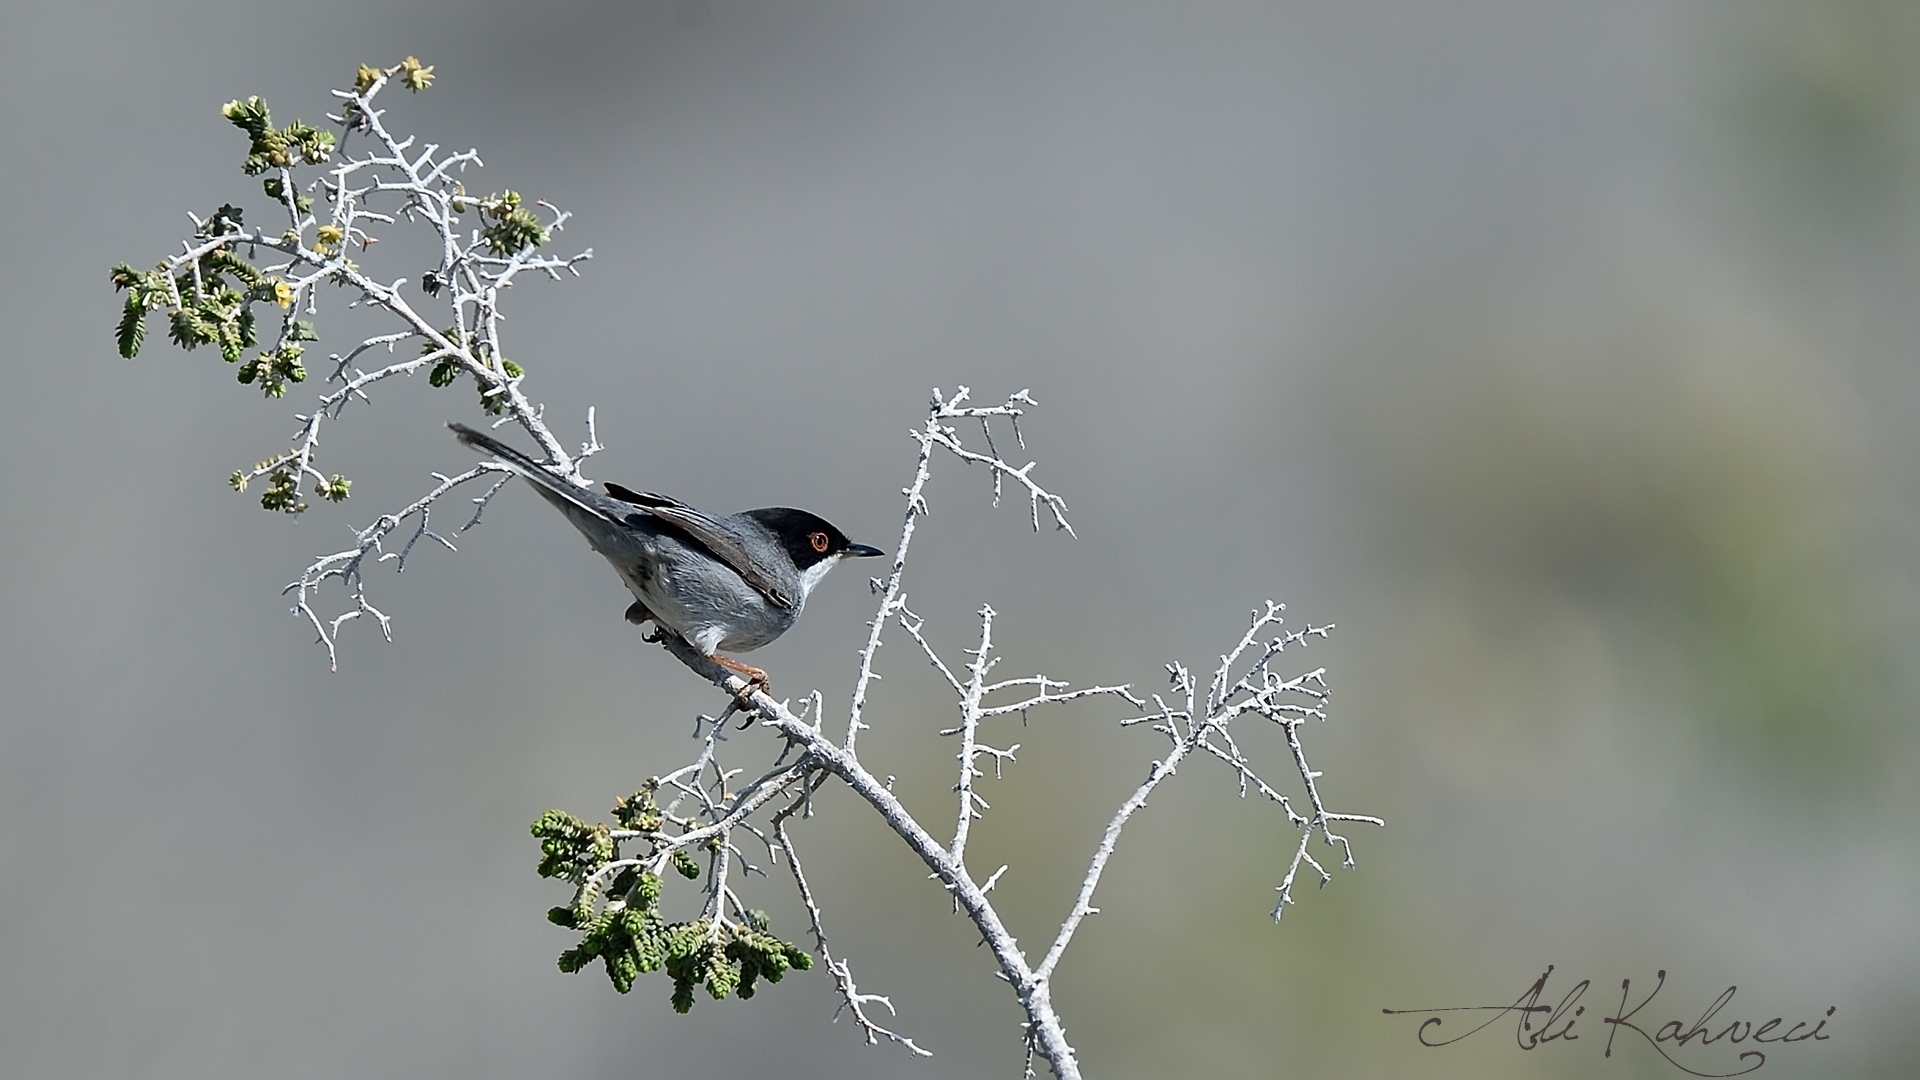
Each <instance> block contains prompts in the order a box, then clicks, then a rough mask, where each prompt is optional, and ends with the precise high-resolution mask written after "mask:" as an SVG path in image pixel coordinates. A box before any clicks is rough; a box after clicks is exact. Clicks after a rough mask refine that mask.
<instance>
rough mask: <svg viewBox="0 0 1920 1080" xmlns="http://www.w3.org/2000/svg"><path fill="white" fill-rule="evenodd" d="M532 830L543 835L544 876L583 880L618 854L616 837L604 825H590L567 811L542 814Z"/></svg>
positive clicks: (540, 835) (577, 881)
mask: <svg viewBox="0 0 1920 1080" xmlns="http://www.w3.org/2000/svg"><path fill="white" fill-rule="evenodd" d="M531 831H532V832H533V835H535V836H537V837H539V838H540V852H541V858H540V868H539V869H540V876H541V877H557V878H560V879H561V880H563V881H572V882H575V883H579V882H583V881H585V880H587V878H588V876H590V875H591V874H592V873H593V872H594V871H595V870H598V869H600V868H601V867H602V866H605V865H606V864H607V863H609V862H612V861H613V859H614V857H615V851H616V849H615V847H614V843H613V837H612V836H611V835H610V833H609V830H608V829H607V827H606V826H605V825H588V824H587V823H586V822H584V821H581V820H580V819H579V818H577V817H574V816H573V815H572V814H569V813H567V812H566V811H564V810H549V811H547V812H546V813H544V814H541V815H540V817H539V818H538V819H536V820H535V821H534V823H533V828H532V830H531Z"/></svg>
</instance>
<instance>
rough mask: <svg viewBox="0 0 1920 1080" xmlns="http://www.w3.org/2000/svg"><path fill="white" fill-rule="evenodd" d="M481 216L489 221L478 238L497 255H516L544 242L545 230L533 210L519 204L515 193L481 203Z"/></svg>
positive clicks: (518, 196) (491, 196) (507, 193)
mask: <svg viewBox="0 0 1920 1080" xmlns="http://www.w3.org/2000/svg"><path fill="white" fill-rule="evenodd" d="M480 214H481V216H482V217H486V218H489V219H491V221H492V224H489V225H487V226H485V227H484V228H482V229H481V230H480V235H481V236H482V237H484V238H485V239H486V241H487V248H488V249H489V250H491V251H492V252H493V253H494V254H496V255H518V254H520V253H521V252H523V251H525V250H527V249H528V248H530V247H539V246H540V245H541V244H544V243H546V242H547V230H546V228H545V227H544V226H542V225H541V224H540V219H539V218H537V217H535V216H534V214H533V211H531V210H528V209H527V208H526V207H524V206H521V205H520V193H519V192H517V191H508V192H506V193H505V194H503V195H489V196H487V198H486V199H485V200H483V201H481V203H480Z"/></svg>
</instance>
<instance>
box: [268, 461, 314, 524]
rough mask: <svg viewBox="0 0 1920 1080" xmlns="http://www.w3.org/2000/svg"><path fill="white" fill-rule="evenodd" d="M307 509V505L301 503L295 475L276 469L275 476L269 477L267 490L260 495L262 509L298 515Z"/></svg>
mask: <svg viewBox="0 0 1920 1080" xmlns="http://www.w3.org/2000/svg"><path fill="white" fill-rule="evenodd" d="M306 508H307V504H306V503H304V502H301V501H300V485H299V484H298V483H296V482H295V481H294V478H293V473H291V472H289V471H288V470H286V469H275V470H274V471H273V475H272V476H269V477H267V490H265V491H263V492H261V493H260V509H262V510H280V511H283V512H285V513H289V514H298V513H300V512H301V511H303V510H305V509H306Z"/></svg>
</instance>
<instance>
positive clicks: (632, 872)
mask: <svg viewBox="0 0 1920 1080" xmlns="http://www.w3.org/2000/svg"><path fill="white" fill-rule="evenodd" d="M614 817H615V818H616V819H617V820H618V821H619V822H620V823H621V825H622V826H623V827H627V828H635V829H640V830H642V831H645V832H653V831H654V830H657V829H658V828H659V826H660V823H661V816H660V812H659V808H658V806H657V805H656V804H655V803H654V799H653V793H652V790H651V788H648V789H643V790H642V791H640V792H638V793H636V794H635V795H633V796H632V797H630V798H625V799H621V800H619V802H617V803H616V804H615V806H614ZM532 832H533V835H535V836H537V837H539V838H540V840H541V844H540V850H541V860H540V867H539V871H540V876H541V877H558V878H562V879H565V880H569V881H574V882H578V883H579V884H580V886H581V887H580V888H579V889H578V890H577V891H576V892H575V894H574V899H573V903H572V904H571V905H569V906H567V907H556V908H553V909H551V910H549V911H548V912H547V921H549V922H551V923H553V924H555V925H557V926H563V927H566V928H568V929H572V930H578V931H580V942H579V944H577V945H575V946H574V947H573V948H571V949H568V950H566V951H565V952H563V953H561V954H560V960H559V966H560V970H561V971H564V972H567V973H569V974H573V973H576V972H579V971H580V970H582V969H584V968H586V967H587V966H588V965H590V964H592V963H593V962H594V961H595V960H599V961H600V962H601V963H602V964H603V965H604V966H605V970H606V973H607V979H608V981H610V982H612V983H613V988H614V989H615V990H617V991H619V992H620V993H622V994H624V993H627V992H628V991H630V990H632V989H633V983H634V980H635V979H636V978H638V977H639V976H640V975H642V974H644V973H647V972H651V971H659V970H662V969H665V971H666V972H667V975H668V976H669V977H670V978H671V979H672V980H673V1007H674V1010H675V1011H676V1012H686V1011H687V1010H689V1009H691V1008H693V1001H694V988H695V987H696V986H701V985H704V986H705V987H706V989H707V994H708V995H709V996H710V997H712V998H714V999H715V1000H720V999H723V998H726V997H728V996H729V995H733V994H737V995H738V996H740V997H741V998H751V997H752V996H753V995H754V991H755V989H756V988H757V986H758V984H759V982H760V980H762V979H764V980H766V981H767V982H770V983H777V982H779V981H780V980H781V978H782V977H783V976H785V975H786V973H787V972H788V971H790V970H792V969H794V968H798V969H800V970H802V971H805V970H807V969H809V968H811V967H812V966H813V957H812V956H811V955H809V954H808V953H807V952H806V951H805V950H803V949H801V948H800V947H799V946H797V945H795V944H793V943H792V942H789V941H782V940H780V938H778V937H777V936H775V935H774V934H772V933H771V932H770V931H769V923H768V920H767V916H766V915H765V913H763V912H758V911H755V912H750V913H748V916H747V920H746V923H745V925H740V926H736V925H733V924H730V923H728V922H726V921H725V920H722V921H720V922H719V923H718V924H716V923H715V922H714V921H713V920H712V919H697V920H694V921H691V922H668V921H667V920H666V918H665V917H664V916H663V915H662V914H661V913H660V897H661V894H662V892H663V891H664V890H663V887H662V882H661V880H660V878H659V876H658V875H656V874H653V873H651V872H649V871H644V870H637V869H635V868H633V867H626V868H623V869H622V870H621V871H620V872H619V873H618V874H615V875H614V876H613V879H612V880H611V881H610V882H608V883H607V884H606V886H605V887H604V888H603V889H598V890H595V889H589V888H587V887H586V883H587V882H588V881H590V880H592V879H593V876H594V874H595V873H596V872H597V871H600V870H601V869H603V868H604V867H606V865H607V864H608V863H609V862H612V861H614V860H616V859H618V858H619V857H620V856H619V845H618V842H617V841H615V840H614V839H613V837H612V831H611V830H610V829H609V828H608V827H607V826H605V825H591V826H590V825H588V824H586V823H585V822H583V821H581V820H580V819H579V818H576V817H574V816H573V815H571V814H568V813H566V812H564V811H560V810H549V811H547V812H546V813H544V814H542V815H540V817H539V819H538V820H536V821H535V822H534V823H533V829H532ZM655 850H658V849H657V848H656V849H655ZM672 858H673V861H674V865H675V866H676V868H678V869H680V870H681V872H682V873H683V874H686V876H688V877H693V876H696V875H697V874H698V873H699V868H698V866H697V865H695V864H694V860H693V857H692V856H691V855H689V854H688V853H687V852H686V850H685V849H679V850H676V851H675V852H674V853H673V856H672ZM683 864H684V865H683ZM688 867H692V870H693V872H692V873H687V868H688ZM596 893H599V894H600V896H596V895H595V894H596ZM601 896H604V898H605V900H606V906H605V907H604V908H600V909H599V910H597V911H596V907H597V901H598V900H599V899H600V898H601Z"/></svg>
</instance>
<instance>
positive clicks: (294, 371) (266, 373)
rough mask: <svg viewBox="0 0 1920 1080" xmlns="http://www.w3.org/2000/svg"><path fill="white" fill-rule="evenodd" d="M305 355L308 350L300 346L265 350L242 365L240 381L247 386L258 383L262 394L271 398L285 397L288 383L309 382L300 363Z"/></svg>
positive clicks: (305, 370) (284, 346)
mask: <svg viewBox="0 0 1920 1080" xmlns="http://www.w3.org/2000/svg"><path fill="white" fill-rule="evenodd" d="M305 353H306V350H305V349H302V348H301V347H300V346H298V345H282V346H279V347H278V348H273V349H264V350H262V351H261V352H260V354H259V355H257V356H255V357H254V358H253V359H251V360H249V361H247V362H246V363H244V364H241V365H240V371H239V373H238V374H239V379H240V381H241V382H242V383H247V384H252V383H255V382H258V383H259V384H260V390H261V392H262V393H264V394H265V395H266V396H268V397H270V398H277V397H281V396H284V395H285V394H286V392H287V384H288V383H297V382H305V381H306V380H307V369H306V368H305V367H304V366H303V365H302V364H301V363H300V357H301V356H303V355H305Z"/></svg>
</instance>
